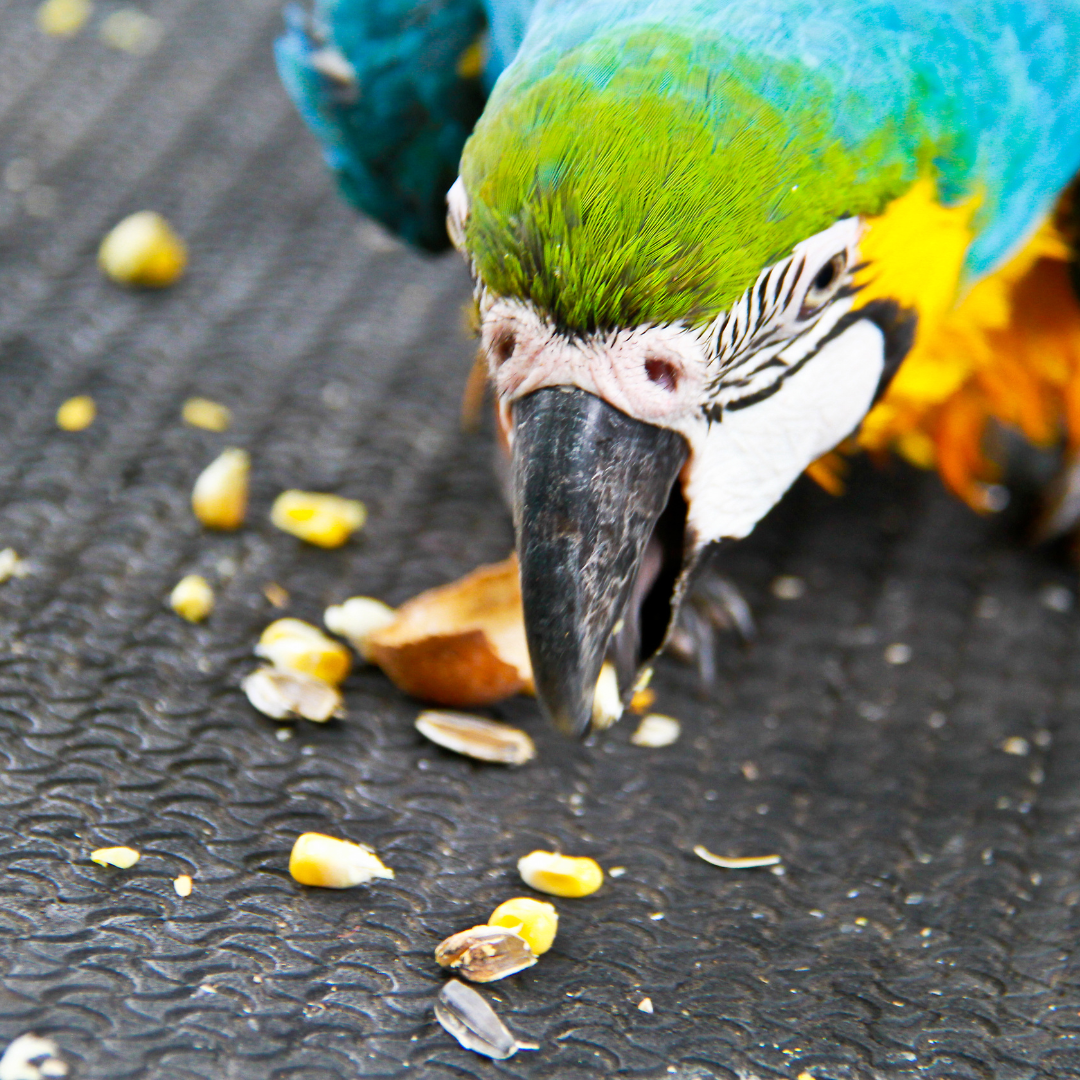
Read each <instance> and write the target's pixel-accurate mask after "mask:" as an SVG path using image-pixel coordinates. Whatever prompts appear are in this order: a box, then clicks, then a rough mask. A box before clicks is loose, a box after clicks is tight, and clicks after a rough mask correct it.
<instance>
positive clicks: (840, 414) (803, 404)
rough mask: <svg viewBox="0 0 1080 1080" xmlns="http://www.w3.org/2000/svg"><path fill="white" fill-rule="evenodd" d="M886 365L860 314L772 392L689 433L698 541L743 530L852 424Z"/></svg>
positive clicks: (876, 332) (687, 490) (689, 489)
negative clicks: (697, 433) (694, 432)
mask: <svg viewBox="0 0 1080 1080" xmlns="http://www.w3.org/2000/svg"><path fill="white" fill-rule="evenodd" d="M884 366H885V336H884V334H882V332H881V330H880V328H879V327H878V326H877V325H876V324H874V323H872V322H870V321H869V320H868V319H860V320H859V321H858V322H855V323H852V325H850V326H849V327H847V329H845V330H844V331H843V332H842V333H840V334H838V335H837V336H836V337H835V338H833V339H832V340H831V341H829V342H827V343H826V344H825V345H824V346H823V347H822V348H820V350H819V351H818V352H817V353H816V354H815V355H814V356H813V357H812V358H811V359H810V360H809V362H808V363H806V364H805V365H804V366H803V367H801V368H799V370H798V371H796V372H795V373H794V374H792V375H790V376H789V377H788V378H787V379H786V380H785V381H784V383H783V385H782V386H781V387H780V389H779V390H777V392H776V393H774V394H773V395H772V396H771V397H768V398H766V399H764V400H763V401H758V402H756V403H755V404H753V405H751V406H748V407H746V408H744V409H737V410H734V411H731V412H725V413H724V414H723V417H722V419H721V420H720V422H719V423H713V424H710V425H709V426H708V428H707V429H706V430H704V431H702V432H700V433H699V435H698V437H697V438H695V439H692V440H691V446H692V458H691V461H690V462H689V464H688V466H687V472H686V474H685V477H684V494H685V496H686V500H687V503H688V505H689V508H690V511H689V518H688V521H689V525H690V528H691V529H692V530H693V532H694V534H695V536H696V537H697V538H698V542H699V543H700V544H702V545H704V544H705V543H707V542H709V541H711V540H719V539H722V538H727V537H730V538H733V539H738V538H741V537H744V536H746V535H747V534H748V533H749V532H750V531H751V529H753V527H754V526H755V525H756V524H757V523H758V522H759V521H760V520H761V519H762V518H763V517H764V516H765V515H766V514H767V513H768V512H769V510H771V509H772V507H773V506H774V505H775V504H776V503H777V502H778V501H779V500H780V497H781V496H782V495H783V494H784V492H785V491H787V489H788V488H789V487H791V485H792V484H793V483H794V482H795V480H796V479H797V478H798V476H799V474H800V473H802V471H803V470H804V469H805V468H806V467H807V465H809V464H810V463H811V462H812V461H814V460H816V459H817V458H819V457H820V456H821V455H822V454H824V453H825V452H826V451H828V450H831V449H832V448H833V447H834V446H835V445H836V444H837V443H838V442H840V440H841V439H843V438H844V437H845V436H847V435H849V434H850V433H851V432H852V431H854V430H855V428H856V427H857V426H858V425H859V423H860V422H861V420H862V418H863V417H864V416H865V415H866V413H867V410H868V409H869V408H870V406H871V404H872V403H873V400H874V394H875V392H876V391H877V387H878V383H879V382H880V380H881V373H882V371H883V370H884Z"/></svg>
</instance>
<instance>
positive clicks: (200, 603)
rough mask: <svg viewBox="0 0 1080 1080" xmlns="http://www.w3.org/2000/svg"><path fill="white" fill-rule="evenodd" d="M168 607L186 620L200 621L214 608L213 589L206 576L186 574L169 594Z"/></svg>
mask: <svg viewBox="0 0 1080 1080" xmlns="http://www.w3.org/2000/svg"><path fill="white" fill-rule="evenodd" d="M169 607H171V608H172V609H173V611H175V612H176V614H177V615H179V616H180V618H182V619H187V621H188V622H193V623H198V622H202V621H203V619H205V618H206V616H207V615H209V614H210V612H211V611H213V610H214V590H213V589H211V588H210V586H209V584H208V583H207V581H206V578H204V577H200V576H199V575H198V574H188V575H187V576H186V577H182V578H181V579H180V580H179V581H178V582H177V584H176V588H174V589H173V591H172V592H171V593H170V594H169Z"/></svg>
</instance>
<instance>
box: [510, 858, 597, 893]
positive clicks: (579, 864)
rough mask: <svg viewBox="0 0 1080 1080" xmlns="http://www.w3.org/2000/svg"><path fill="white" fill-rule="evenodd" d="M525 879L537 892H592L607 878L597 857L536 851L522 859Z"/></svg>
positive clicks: (522, 872) (521, 868)
mask: <svg viewBox="0 0 1080 1080" xmlns="http://www.w3.org/2000/svg"><path fill="white" fill-rule="evenodd" d="M517 865H518V873H519V874H520V875H521V879H522V881H524V882H525V884H526V885H528V886H529V887H530V888H533V889H536V890H537V892H544V893H550V894H551V895H552V896H570V897H576V896H589V895H590V894H591V893H594V892H596V890H597V889H599V888H600V886H601V885H602V884H603V882H604V871H603V870H601V869H600V864H599V863H598V862H597V861H596V860H595V859H590V858H587V857H575V856H572V855H559V854H557V853H556V852H554V851H533V852H531V853H530V854H528V855H525V856H523V857H522V858H520V859H518V864H517Z"/></svg>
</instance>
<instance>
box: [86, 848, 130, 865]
mask: <svg viewBox="0 0 1080 1080" xmlns="http://www.w3.org/2000/svg"><path fill="white" fill-rule="evenodd" d="M141 857H142V856H141V855H140V854H139V853H138V852H137V851H136V850H135V849H134V848H129V847H103V848H98V849H97V850H96V851H91V852H90V861H91V862H96V863H97V864H98V866H117V867H119V868H120V869H121V870H130V869H131V867H133V866H134V865H135V864H136V863H137V862H138V861H139V859H140V858H141Z"/></svg>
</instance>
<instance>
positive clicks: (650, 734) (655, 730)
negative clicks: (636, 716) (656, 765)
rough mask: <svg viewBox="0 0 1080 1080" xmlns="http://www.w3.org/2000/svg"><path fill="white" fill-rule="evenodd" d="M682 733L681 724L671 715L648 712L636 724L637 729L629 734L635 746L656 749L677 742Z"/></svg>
mask: <svg viewBox="0 0 1080 1080" xmlns="http://www.w3.org/2000/svg"><path fill="white" fill-rule="evenodd" d="M681 734H682V725H681V724H680V723H679V721H678V720H676V719H675V718H674V717H673V716H664V715H663V714H661V713H649V715H648V716H646V717H643V718H642V721H641V723H640V724H638V726H637V731H635V732H634V734H633V735H631V736H630V741H631V742H632V743H633V744H634V745H635V746H647V747H649V748H650V749H653V750H656V749H659V748H660V747H661V746H670V745H671V744H672V743H674V742H677V741H678V738H679V736H680V735H681Z"/></svg>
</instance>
